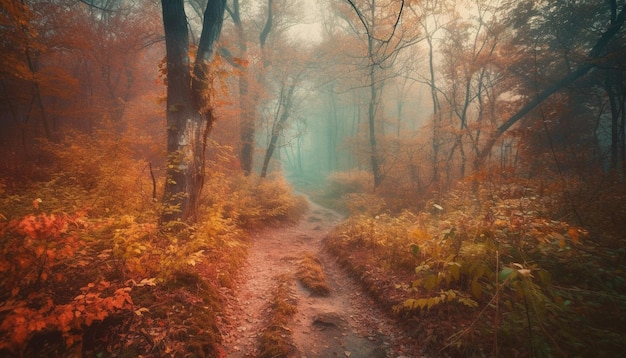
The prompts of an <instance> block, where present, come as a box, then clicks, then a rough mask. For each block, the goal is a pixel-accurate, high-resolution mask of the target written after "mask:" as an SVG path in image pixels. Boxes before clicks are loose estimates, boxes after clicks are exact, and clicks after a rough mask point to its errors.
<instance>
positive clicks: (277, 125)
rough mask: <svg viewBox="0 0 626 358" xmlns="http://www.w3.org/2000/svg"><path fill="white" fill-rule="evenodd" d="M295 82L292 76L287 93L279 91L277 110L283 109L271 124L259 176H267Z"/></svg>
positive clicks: (289, 114)
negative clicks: (268, 140) (270, 132)
mask: <svg viewBox="0 0 626 358" xmlns="http://www.w3.org/2000/svg"><path fill="white" fill-rule="evenodd" d="M297 84H298V78H294V80H293V83H292V84H291V86H290V87H289V89H288V90H287V93H286V94H284V93H281V98H280V103H279V108H278V111H279V112H280V106H282V108H283V110H282V113H281V114H280V117H278V118H277V119H276V120H275V121H274V125H273V126H272V136H271V138H270V143H269V145H268V146H267V150H266V151H265V158H263V168H262V169H261V178H265V177H266V176H267V172H268V170H269V164H270V160H271V159H272V156H273V155H274V151H275V150H276V146H277V144H278V139H279V138H280V134H281V133H282V130H283V128H284V126H285V123H286V122H287V119H289V116H291V109H292V106H293V95H294V91H295V89H296V85H297Z"/></svg>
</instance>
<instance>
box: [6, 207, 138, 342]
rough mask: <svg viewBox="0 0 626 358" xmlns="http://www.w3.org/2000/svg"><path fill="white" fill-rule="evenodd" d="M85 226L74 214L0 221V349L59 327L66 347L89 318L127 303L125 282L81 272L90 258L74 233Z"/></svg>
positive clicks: (98, 317)
mask: <svg viewBox="0 0 626 358" xmlns="http://www.w3.org/2000/svg"><path fill="white" fill-rule="evenodd" d="M85 226H86V222H85V220H84V217H82V216H80V215H73V216H69V215H64V216H55V215H47V214H38V215H32V214H31V215H27V216H25V217H23V218H20V219H15V220H12V221H9V222H6V223H0V236H1V237H2V238H3V240H2V241H1V242H0V257H1V258H2V260H1V261H0V283H1V284H2V287H3V293H2V294H1V295H0V300H1V301H0V321H1V323H0V331H1V332H2V333H3V334H2V337H3V338H2V339H1V340H0V353H1V352H4V354H7V353H13V354H18V353H19V352H22V351H23V349H24V347H25V345H26V344H28V343H29V341H30V340H31V339H33V338H34V337H35V336H36V335H37V334H38V333H41V332H45V331H56V332H60V333H61V334H62V337H63V340H64V343H65V346H66V347H67V348H70V347H72V346H73V345H74V344H75V343H77V342H80V341H82V339H83V332H84V329H85V328H86V327H90V326H91V325H92V324H93V323H94V322H95V321H103V320H104V319H105V318H107V317H108V316H109V315H112V314H117V313H118V312H120V311H130V310H132V309H133V301H132V299H131V296H130V291H131V290H132V288H131V287H125V286H123V285H112V284H111V283H110V282H108V281H106V280H103V279H102V277H95V280H94V281H91V282H90V281H89V278H86V277H84V276H83V275H82V274H81V271H82V270H84V269H85V268H87V267H88V266H89V265H91V264H93V259H94V258H93V257H91V256H88V255H87V252H88V251H87V250H88V249H89V245H88V243H87V242H86V241H85V240H83V239H82V238H81V237H80V232H84V231H85ZM81 281H83V284H84V286H82V287H81V286H80V285H81V283H80V282H81ZM75 285H78V286H75Z"/></svg>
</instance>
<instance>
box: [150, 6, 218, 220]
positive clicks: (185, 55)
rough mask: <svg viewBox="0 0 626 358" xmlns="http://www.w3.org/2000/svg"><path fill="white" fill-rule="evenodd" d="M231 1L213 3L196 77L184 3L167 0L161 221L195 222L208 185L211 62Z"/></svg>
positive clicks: (206, 17) (204, 28)
mask: <svg viewBox="0 0 626 358" xmlns="http://www.w3.org/2000/svg"><path fill="white" fill-rule="evenodd" d="M225 3H226V0H214V1H211V0H210V1H208V2H207V5H206V9H205V11H204V19H203V24H202V32H201V35H200V40H199V43H198V49H197V51H196V56H195V62H194V64H193V69H192V70H191V71H190V68H189V65H190V57H189V52H190V46H189V34H188V26H187V19H186V15H185V7H184V1H183V0H162V1H161V6H162V12H163V27H164V30H165V46H166V51H167V56H166V58H167V107H166V119H167V156H168V164H167V172H166V183H165V192H164V197H163V201H164V204H165V210H164V211H163V214H162V216H161V221H162V222H163V223H167V222H170V221H173V220H182V221H191V222H192V221H194V220H195V219H196V218H197V209H198V203H199V198H200V193H201V191H202V186H203V184H204V175H205V172H204V165H205V164H204V160H205V150H206V146H207V140H208V135H209V133H210V131H211V128H212V126H213V123H214V121H215V117H214V114H213V107H212V103H211V101H212V98H213V96H214V95H215V94H214V93H212V92H211V88H210V83H211V68H210V61H211V59H212V57H213V54H214V51H215V42H216V41H217V39H218V37H219V35H220V32H221V29H222V23H223V17H224V9H225Z"/></svg>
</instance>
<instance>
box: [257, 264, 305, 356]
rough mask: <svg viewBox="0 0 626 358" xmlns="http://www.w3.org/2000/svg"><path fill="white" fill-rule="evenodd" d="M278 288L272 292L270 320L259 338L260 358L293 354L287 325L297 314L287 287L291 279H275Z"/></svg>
mask: <svg viewBox="0 0 626 358" xmlns="http://www.w3.org/2000/svg"><path fill="white" fill-rule="evenodd" d="M276 280H277V281H278V286H277V287H276V289H275V290H274V297H273V298H272V303H271V306H270V307H271V313H270V318H269V321H268V323H267V328H266V329H265V330H264V331H263V334H262V335H261V337H260V338H259V341H260V342H259V343H260V349H259V350H260V353H259V357H261V358H271V357H290V356H292V355H293V354H294V346H293V343H292V338H291V331H290V330H289V328H287V324H288V323H289V321H290V320H291V318H292V317H293V315H294V314H296V312H297V308H296V302H295V298H294V297H295V296H294V294H293V291H292V290H291V288H290V287H289V283H290V281H291V278H290V277H289V276H287V275H281V276H278V277H277V278H276Z"/></svg>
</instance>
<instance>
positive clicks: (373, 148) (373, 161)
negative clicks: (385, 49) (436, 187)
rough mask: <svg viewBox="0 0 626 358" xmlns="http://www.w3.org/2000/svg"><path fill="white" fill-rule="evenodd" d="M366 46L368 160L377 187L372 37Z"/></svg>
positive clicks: (379, 177) (380, 177)
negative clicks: (368, 91)
mask: <svg viewBox="0 0 626 358" xmlns="http://www.w3.org/2000/svg"><path fill="white" fill-rule="evenodd" d="M367 48H368V54H369V58H370V62H371V63H370V65H369V80H370V83H369V87H370V101H369V106H368V110H367V116H368V124H369V141H370V160H371V165H372V174H373V175H374V188H378V187H379V186H380V184H381V183H382V181H383V176H382V174H381V172H380V159H379V157H378V143H377V140H376V104H377V101H378V92H377V90H376V69H375V66H376V63H375V61H374V39H372V37H371V36H370V37H368V38H367Z"/></svg>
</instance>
